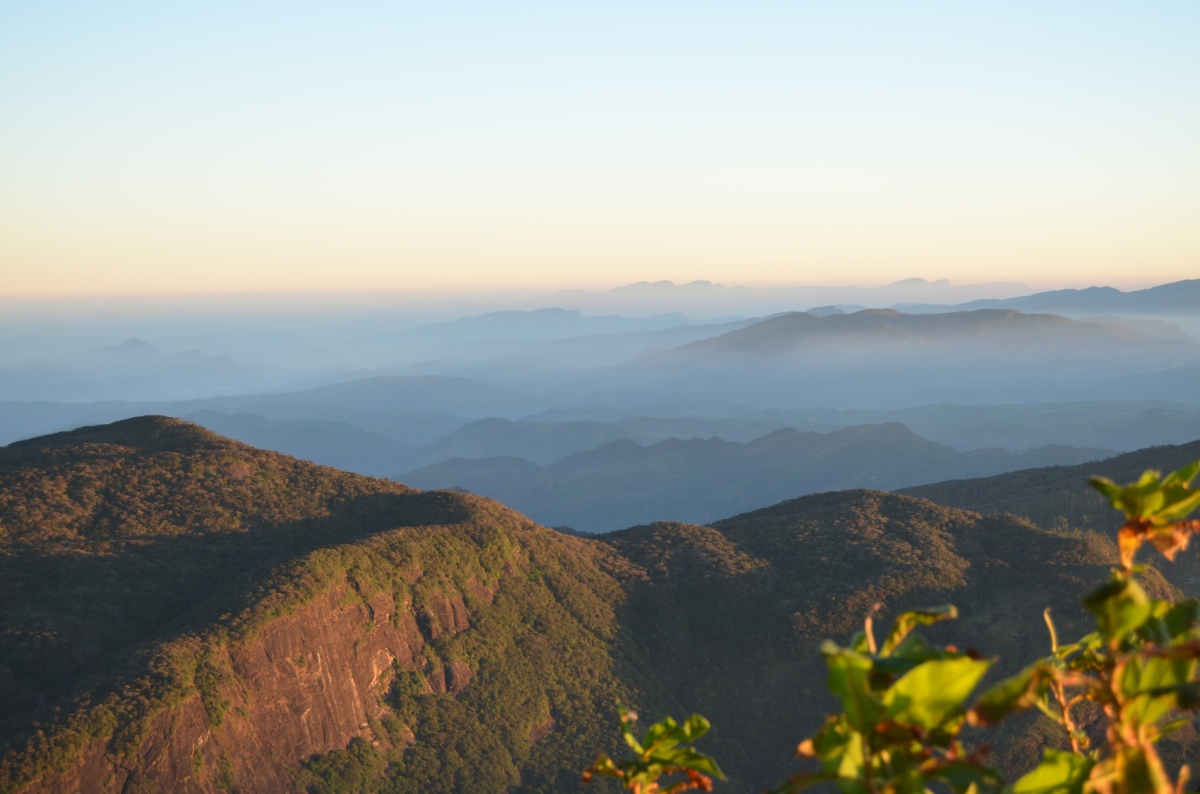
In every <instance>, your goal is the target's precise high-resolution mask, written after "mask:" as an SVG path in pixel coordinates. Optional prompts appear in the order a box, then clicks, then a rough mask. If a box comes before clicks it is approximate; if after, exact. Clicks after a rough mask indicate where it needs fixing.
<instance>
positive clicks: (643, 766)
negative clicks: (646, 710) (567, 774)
mask: <svg viewBox="0 0 1200 794" xmlns="http://www.w3.org/2000/svg"><path fill="white" fill-rule="evenodd" d="M620 714H621V737H622V738H623V739H624V740H625V744H627V745H628V746H629V749H631V750H633V752H634V757H633V758H631V759H626V760H622V761H613V760H612V759H611V758H609V757H608V755H606V754H605V753H601V754H600V756H599V757H598V758H597V759H596V763H594V764H592V765H591V766H590V767H588V768H587V769H586V770H584V773H583V782H584V783H590V782H591V780H592V776H593V775H602V776H604V777H611V778H616V779H617V780H619V781H620V782H621V785H623V786H625V787H626V788H627V789H629V790H630V791H632V792H634V794H679V792H682V791H688V790H690V789H700V790H701V791H712V779H713V778H714V777H716V778H720V779H722V780H723V779H724V778H725V773H724V772H722V771H721V767H719V766H717V762H716V761H714V760H712V759H711V758H709V757H708V756H706V755H704V754H703V753H701V752H700V751H699V750H697V749H696V748H694V747H692V746H691V743H692V742H694V741H696V740H697V739H699V738H701V737H702V736H704V734H706V733H708V729H709V727H710V726H709V724H708V720H706V719H704V718H703V717H701V716H700V715H699V714H693V715H692V716H690V717H688V718H687V719H686V720H684V721H683V724H682V725H681V724H679V723H677V722H676V721H675V720H673V719H672V718H670V717H667V718H666V719H664V720H661V721H659V722H656V723H654V724H653V725H651V726H650V728H649V730H647V731H646V735H645V736H644V737H642V739H641V740H640V741H639V740H638V738H637V737H636V736H634V735H633V725H634V723H636V722H637V718H638V717H637V713H636V712H632V711H628V710H627V709H625V708H624V707H621V708H620ZM664 775H665V776H668V777H670V776H672V775H682V776H683V778H684V779H683V780H680V781H677V782H675V783H673V784H669V785H667V787H666V788H662V786H660V784H659V782H658V780H659V778H661V777H663V776H664Z"/></svg>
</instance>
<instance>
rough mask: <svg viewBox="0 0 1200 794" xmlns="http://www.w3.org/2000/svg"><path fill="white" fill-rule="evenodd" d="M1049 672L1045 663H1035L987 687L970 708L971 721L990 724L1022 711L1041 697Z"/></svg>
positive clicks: (1048, 678)
mask: <svg viewBox="0 0 1200 794" xmlns="http://www.w3.org/2000/svg"><path fill="white" fill-rule="evenodd" d="M1051 675H1052V671H1051V669H1050V667H1049V665H1047V664H1046V663H1045V662H1035V663H1034V664H1031V665H1030V666H1029V667H1026V668H1025V669H1024V670H1022V671H1021V672H1019V673H1017V674H1016V675H1014V676H1012V677H1010V678H1006V679H1004V680H1003V681H1000V682H999V683H997V684H994V685H993V686H991V687H989V688H988V689H987V690H985V691H984V693H983V694H982V695H980V696H979V700H977V701H976V702H975V706H974V708H972V710H971V711H972V722H974V723H976V724H978V725H992V724H994V723H996V722H999V721H1000V720H1002V719H1004V718H1005V717H1007V716H1008V715H1010V714H1012V713H1014V712H1019V711H1024V710H1025V709H1027V708H1030V707H1031V706H1033V705H1034V704H1035V703H1037V701H1038V700H1039V699H1041V698H1042V697H1044V696H1045V694H1046V690H1047V685H1048V684H1049V682H1050V680H1051Z"/></svg>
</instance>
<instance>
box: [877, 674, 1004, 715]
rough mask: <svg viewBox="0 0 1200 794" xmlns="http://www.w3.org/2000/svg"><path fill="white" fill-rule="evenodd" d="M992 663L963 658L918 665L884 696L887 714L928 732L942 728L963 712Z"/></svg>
mask: <svg viewBox="0 0 1200 794" xmlns="http://www.w3.org/2000/svg"><path fill="white" fill-rule="evenodd" d="M991 664H992V663H991V662H989V661H986V660H983V659H970V658H968V657H965V656H963V657H959V658H955V659H934V660H931V661H928V662H924V663H923V664H920V665H917V666H916V667H914V668H913V669H912V670H910V671H908V672H907V673H905V674H904V676H903V677H902V678H901V679H900V680H899V681H897V682H896V683H895V684H893V685H892V687H891V688H890V689H888V691H887V692H885V693H884V696H883V702H884V705H886V706H887V709H888V711H887V715H888V716H889V717H892V718H894V719H896V720H897V721H904V722H907V723H908V724H910V725H918V726H920V727H922V728H924V729H926V730H932V729H934V728H938V727H941V726H942V724H943V723H945V722H946V721H948V720H949V719H950V718H951V717H953V716H955V715H956V714H958V713H960V712H961V710H962V705H963V703H964V702H965V701H966V699H967V698H969V697H970V696H971V692H973V691H974V690H975V686H976V685H977V684H978V683H979V680H980V679H981V678H983V676H984V674H985V673H986V672H987V671H988V668H989V667H991Z"/></svg>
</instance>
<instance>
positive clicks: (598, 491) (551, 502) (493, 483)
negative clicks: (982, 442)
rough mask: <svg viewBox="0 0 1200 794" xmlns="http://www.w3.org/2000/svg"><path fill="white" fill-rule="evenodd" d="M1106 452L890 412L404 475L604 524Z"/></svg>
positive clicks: (589, 524)
mask: <svg viewBox="0 0 1200 794" xmlns="http://www.w3.org/2000/svg"><path fill="white" fill-rule="evenodd" d="M1107 454H1108V453H1107V452H1106V451H1104V450H1091V449H1075V448H1070V447H1052V448H1046V449H1040V450H1034V451H1031V452H1029V453H1026V454H1023V455H1015V454H1011V453H1009V452H1007V451H1006V450H1003V449H989V450H974V451H971V452H965V453H963V452H958V451H956V450H954V449H952V448H950V447H948V446H945V445H943V444H938V443H936V442H933V441H929V440H927V439H924V438H920V437H919V436H916V435H914V434H913V433H911V432H909V431H908V430H907V429H906V428H905V427H904V426H903V425H899V424H894V423H889V424H880V425H862V426H858V427H848V428H843V429H841V430H836V431H834V432H831V433H811V432H803V431H799V430H795V429H793V428H783V429H780V430H777V431H775V432H773V433H769V434H767V435H765V436H762V437H761V438H758V439H755V440H754V441H751V442H749V443H746V444H739V443H735V442H732V441H724V440H721V439H718V438H710V439H699V438H696V439H688V440H681V439H677V438H675V439H668V440H666V441H661V442H658V443H655V444H651V445H649V446H645V447H643V446H639V445H638V444H637V443H636V442H634V441H632V440H630V439H624V440H619V441H616V442H613V443H611V444H608V445H606V446H603V447H600V448H598V449H594V450H589V451H586V452H579V453H576V454H574V455H570V456H568V457H565V458H562V459H560V460H557V461H554V462H552V463H549V464H547V465H544V466H538V465H536V464H534V463H531V462H529V461H526V460H521V459H518V458H515V457H511V456H506V457H493V458H482V459H476V460H469V459H462V458H459V459H453V460H448V461H443V462H441V463H436V464H432V465H430V466H425V467H422V468H419V469H415V470H413V471H411V472H408V473H407V474H405V475H402V479H404V480H405V481H406V482H411V483H412V484H414V485H417V486H420V487H425V488H450V487H456V486H457V487H463V488H466V489H468V490H470V491H472V492H475V493H481V494H484V495H486V496H490V497H492V498H494V499H499V500H500V501H502V502H504V503H505V504H509V505H512V506H513V507H514V508H516V509H518V510H520V511H522V512H523V513H526V514H527V515H529V516H531V517H532V518H534V519H535V520H537V521H540V522H542V523H544V524H548V525H552V526H560V525H564V524H565V525H569V526H572V527H574V528H576V529H580V530H584V531H588V532H605V531H609V530H612V529H617V528H619V527H623V526H629V525H631V524H639V523H644V522H647V521H652V520H656V519H663V518H671V519H675V520H680V521H692V522H696V523H705V522H708V521H713V520H715V519H717V518H719V517H721V516H727V515H730V514H732V513H738V512H741V511H744V510H752V509H754V508H758V507H764V506H766V505H770V504H773V503H775V502H778V501H780V500H782V499H788V498H792V497H795V496H799V495H801V494H805V493H812V492H814V491H822V490H832V489H839V488H861V487H869V488H879V489H893V488H899V487H902V486H904V485H908V484H917V483H919V482H922V481H924V482H929V481H936V480H939V479H942V478H945V477H952V476H955V475H956V474H962V473H967V472H969V473H973V474H978V475H984V474H991V473H994V472H1000V471H1007V470H1012V469H1017V468H1023V467H1027V466H1030V465H1044V464H1045V463H1047V462H1058V461H1064V462H1066V461H1069V462H1075V461H1079V460H1087V459H1094V458H1098V457H1105V456H1106V455H1107Z"/></svg>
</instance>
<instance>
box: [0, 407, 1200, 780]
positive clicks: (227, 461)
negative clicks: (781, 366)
mask: <svg viewBox="0 0 1200 794" xmlns="http://www.w3.org/2000/svg"><path fill="white" fill-rule="evenodd" d="M1101 468H1102V469H1103V464H1101ZM0 527H2V532H0V552H2V553H0V574H2V575H0V595H2V596H3V597H2V598H0V631H2V632H3V636H4V637H5V642H4V643H2V644H0V702H2V703H3V711H2V713H3V715H4V716H3V717H2V718H0V791H4V792H17V791H24V792H79V791H88V792H110V791H111V792H116V791H137V790H158V791H221V790H225V791H233V790H236V791H244V792H258V791H280V790H291V789H295V788H299V789H301V790H306V791H309V792H333V791H362V792H432V791H458V792H470V793H472V794H473V793H474V792H496V791H505V790H511V791H527V792H549V791H555V792H562V791H575V790H580V782H579V770H581V769H582V768H583V767H584V766H586V765H587V764H589V763H590V762H591V761H592V760H593V759H594V757H595V752H596V751H597V750H605V751H608V752H613V751H615V750H616V748H615V747H614V744H613V740H614V738H615V737H616V731H615V728H616V721H615V714H614V704H615V702H616V701H617V700H618V699H619V700H621V701H623V702H625V703H629V704H631V705H634V706H636V707H638V709H639V710H640V711H641V713H642V714H643V715H644V716H646V717H648V718H656V717H657V716H660V715H662V714H664V713H674V714H675V715H677V716H678V715H680V714H682V713H686V712H689V711H699V712H701V713H704V714H706V715H708V716H709V717H710V718H712V719H713V720H714V722H715V724H716V725H717V729H716V730H715V731H714V732H713V734H712V735H711V737H710V738H708V739H706V740H705V742H704V749H705V750H706V751H707V752H710V753H712V754H713V755H715V756H716V757H718V758H719V759H720V760H721V763H722V765H723V766H724V767H725V768H726V770H727V771H728V772H729V773H730V777H731V780H730V782H729V783H728V784H726V785H725V787H724V789H723V790H725V791H729V792H738V793H739V794H740V792H750V791H761V790H762V789H763V788H765V787H767V786H769V785H772V784H775V783H778V782H779V781H780V780H782V778H783V777H784V776H785V775H787V774H788V773H789V772H791V771H793V769H794V761H793V760H792V758H791V756H792V752H791V750H792V748H794V746H795V742H796V741H797V739H798V738H800V737H802V736H804V735H806V734H807V733H808V732H810V731H811V730H813V729H814V728H815V727H816V726H818V725H819V724H820V722H821V720H822V715H823V714H824V713H825V712H826V710H828V709H830V708H831V707H832V706H833V703H832V701H831V700H830V699H829V697H828V696H827V695H826V694H825V692H824V686H823V681H824V676H825V673H824V666H823V663H822V661H821V657H820V655H819V654H818V653H817V651H816V648H817V643H818V641H819V640H820V639H822V638H824V637H835V638H839V639H841V638H844V637H845V636H846V635H847V634H848V633H849V632H851V631H852V630H854V629H855V628H856V627H857V626H858V625H860V622H861V619H862V617H863V615H864V614H865V613H866V612H867V611H868V610H869V609H871V605H872V604H875V603H880V604H882V605H883V614H881V615H880V619H881V620H882V619H886V617H887V616H888V615H889V614H892V613H894V612H895V611H897V610H901V609H905V608H910V607H914V606H918V605H929V604H932V603H939V602H946V601H951V602H955V603H957V604H958V605H959V607H960V609H961V613H962V617H961V619H960V620H959V621H957V623H956V625H953V626H950V627H946V628H945V629H941V628H939V630H938V632H935V635H936V636H937V637H938V638H939V639H944V632H952V633H953V636H954V637H956V638H957V641H960V642H964V643H967V644H969V645H970V646H971V647H975V648H977V649H978V650H979V651H980V652H981V653H984V654H985V655H998V656H999V657H1000V659H1001V662H1000V664H999V665H998V668H997V670H996V671H995V674H996V675H1000V674H1004V673H1008V672H1012V671H1015V670H1016V669H1019V667H1020V666H1021V665H1022V664H1023V663H1024V662H1025V661H1026V660H1028V659H1030V658H1032V657H1033V656H1035V655H1040V654H1041V653H1043V652H1044V650H1045V646H1046V642H1047V640H1046V638H1045V636H1044V629H1043V628H1042V626H1041V620H1040V614H1041V610H1042V609H1043V608H1044V607H1046V606H1051V607H1053V608H1054V609H1055V614H1056V616H1057V619H1058V621H1059V626H1060V630H1061V631H1063V632H1064V633H1066V634H1068V635H1069V634H1073V633H1076V632H1078V631H1079V630H1081V628H1082V626H1083V624H1084V619H1083V613H1082V609H1081V608H1080V607H1079V606H1078V598H1079V595H1080V594H1081V593H1082V592H1083V591H1084V590H1085V589H1086V588H1087V587H1088V586H1089V584H1090V583H1092V582H1095V581H1097V580H1099V579H1102V578H1103V577H1104V576H1106V575H1107V570H1108V566H1109V565H1110V564H1111V561H1112V560H1113V559H1114V558H1115V548H1114V545H1113V543H1112V541H1111V540H1110V539H1108V538H1106V537H1104V536H1102V535H1100V534H1096V533H1092V532H1087V531H1067V532H1058V531H1049V530H1046V529H1042V528H1039V527H1037V526H1035V525H1034V524H1032V523H1030V522H1028V521H1026V520H1023V519H1019V518H1016V517H1013V516H1008V515H993V516H985V515H982V514H980V513H975V512H969V511H964V510H960V509H956V508H951V507H944V506H940V505H937V504H935V503H933V502H930V501H928V500H926V499H920V498H916V497H912V496H906V495H900V494H889V493H884V492H880V491H867V490H852V491H842V492H834V493H825V494H818V495H813V496H807V497H803V498H800V499H794V500H790V501H785V502H782V503H780V504H777V505H774V506H771V507H768V508H764V509H761V510H757V511H754V512H750V513H744V514H741V515H738V516H735V517H732V518H729V519H726V520H722V521H717V522H714V523H713V524H711V525H710V526H699V525H694V524H681V523H657V524H650V525H644V526H638V527H633V528H630V529H626V530H623V531H620V532H616V533H611V534H608V535H604V536H599V537H597V538H580V537H573V536H570V535H567V534H563V533H559V532H556V531H554V530H550V529H546V528H544V527H541V526H538V525H537V524H535V523H533V522H531V521H529V520H528V519H526V518H524V517H523V516H521V515H520V514H518V513H516V512H514V511H512V510H511V509H509V508H507V507H505V506H503V505H501V504H498V503H496V502H493V501H491V500H488V499H485V498H482V497H479V496H472V495H466V494H459V493H453V492H446V491H432V492H420V491H415V490H413V489H411V488H409V487H406V486H404V485H400V484H399V483H395V482H390V481H386V480H377V479H371V478H366V477H361V476H358V475H353V474H348V473H345V472H340V471H337V470H335V469H330V468H326V467H319V466H315V465H313V464H310V463H305V462H303V461H298V460H295V459H293V458H289V457H287V456H284V455H280V454H277V453H270V452H263V451H260V450H256V449H254V448H252V447H249V446H247V445H244V444H240V443H237V442H233V441H230V440H228V439H224V438H221V437H219V436H216V435H214V434H212V433H210V432H208V431H206V430H203V429H202V428H199V427H197V426H195V425H192V424H189V423H185V422H181V421H179V420H174V419H167V418H163V417H142V418H136V419H130V420H125V421H122V422H118V423H115V424H111V425H106V426H99V427H88V428H82V429H79V430H75V431H71V432H69V433H63V434H58V435H53V436H47V437H40V438H36V439H30V440H28V441H24V442H20V443H17V444H12V445H9V446H8V447H6V448H3V449H0ZM1147 585H1148V587H1149V589H1150V590H1151V592H1153V593H1155V594H1160V595H1161V594H1165V593H1167V592H1168V589H1169V585H1168V584H1167V583H1166V582H1165V581H1164V580H1163V579H1162V578H1161V576H1159V575H1158V574H1157V573H1156V572H1155V571H1154V570H1153V569H1151V570H1150V571H1148V572H1147ZM1061 740H1062V739H1061V737H1057V736H1055V735H1054V734H1053V732H1051V731H1048V730H1047V729H1046V728H1045V726H1044V725H1042V724H1040V723H1037V722H1036V721H1027V722H1026V723H1022V724H1021V725H1020V726H1017V727H1016V728H1014V729H1013V730H1011V731H1009V732H1008V733H1006V734H1003V735H1002V736H1001V737H1000V743H999V744H998V745H997V747H996V749H995V760H996V763H997V764H998V765H1000V766H1001V767H1002V768H1004V769H1005V770H1006V771H1008V772H1009V773H1012V772H1013V771H1015V770H1020V769H1022V768H1026V767H1028V765H1029V764H1030V763H1031V761H1032V760H1033V758H1034V757H1035V756H1036V754H1037V753H1038V752H1039V751H1040V748H1041V746H1042V745H1043V744H1044V743H1046V742H1050V743H1058V742H1060V741H1061ZM1197 741H1198V740H1197V737H1196V734H1195V732H1194V731H1193V730H1191V729H1190V728H1189V729H1184V730H1183V731H1181V732H1180V733H1179V734H1177V736H1176V737H1175V739H1174V740H1173V743H1169V744H1167V746H1166V747H1165V753H1166V755H1167V757H1168V758H1169V759H1170V760H1171V761H1172V763H1176V764H1177V763H1178V762H1179V760H1180V759H1181V758H1183V757H1186V756H1187V755H1189V754H1194V753H1195V752H1196V751H1197V750H1198V749H1200V745H1198V744H1197Z"/></svg>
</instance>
